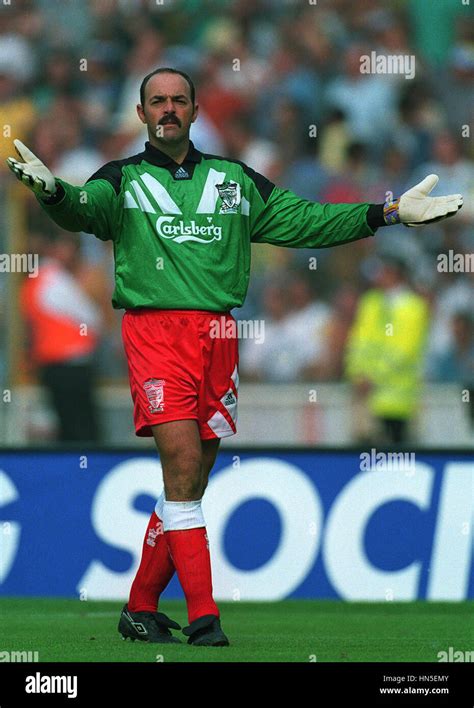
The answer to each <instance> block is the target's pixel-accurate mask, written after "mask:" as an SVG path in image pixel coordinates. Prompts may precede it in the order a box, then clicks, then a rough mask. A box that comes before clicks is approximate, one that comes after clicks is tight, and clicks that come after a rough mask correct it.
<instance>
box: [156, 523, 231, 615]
mask: <svg viewBox="0 0 474 708" xmlns="http://www.w3.org/2000/svg"><path fill="white" fill-rule="evenodd" d="M165 537H166V540H167V542H168V548H169V551H170V554H171V557H172V559H173V563H174V566H175V568H176V572H177V573H178V578H179V582H180V583H181V587H182V588H183V591H184V594H185V597H186V604H187V607H188V621H189V624H191V622H194V620H195V619H198V617H203V616H204V615H216V617H219V610H218V608H217V605H216V603H215V602H214V600H213V597H212V577H211V558H210V555H209V543H208V540H207V534H206V529H205V527H201V528H197V529H184V530H182V531H166V532H165Z"/></svg>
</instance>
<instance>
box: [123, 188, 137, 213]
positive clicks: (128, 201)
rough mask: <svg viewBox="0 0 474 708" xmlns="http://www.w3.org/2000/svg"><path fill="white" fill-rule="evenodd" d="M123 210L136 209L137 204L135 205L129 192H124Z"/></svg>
mask: <svg viewBox="0 0 474 708" xmlns="http://www.w3.org/2000/svg"><path fill="white" fill-rule="evenodd" d="M123 208H124V209H138V204H137V203H136V201H135V199H134V198H133V197H132V194H131V192H129V191H128V189H127V191H126V192H125V198H124V200H123Z"/></svg>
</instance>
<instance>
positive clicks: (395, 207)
mask: <svg viewBox="0 0 474 708" xmlns="http://www.w3.org/2000/svg"><path fill="white" fill-rule="evenodd" d="M438 182H439V177H438V176H437V175H428V176H427V177H425V179H424V180H422V181H421V182H420V183H419V184H416V185H415V186H414V187H411V189H409V190H408V191H406V192H404V193H403V194H402V196H401V197H400V198H399V199H395V200H392V199H388V200H387V201H386V202H385V204H384V219H385V223H386V224H400V223H402V224H404V225H405V226H422V225H423V224H432V223H434V222H435V221H441V219H447V218H448V217H449V216H454V214H456V213H457V212H458V211H459V209H460V208H461V207H462V203H463V198H462V195H461V194H450V195H449V196H447V197H429V196H428V194H429V193H430V192H431V190H432V189H434V188H435V187H436V185H437V184H438Z"/></svg>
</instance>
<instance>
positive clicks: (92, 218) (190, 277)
mask: <svg viewBox="0 0 474 708" xmlns="http://www.w3.org/2000/svg"><path fill="white" fill-rule="evenodd" d="M137 113H138V117H139V119H140V120H141V122H142V123H144V124H146V126H147V130H148V141H147V142H146V143H145V147H144V150H143V152H141V153H139V154H137V155H133V156H131V157H128V158H126V159H122V160H116V161H112V162H108V163H107V164H106V165H104V166H103V167H101V168H100V169H99V170H98V171H97V172H96V173H95V174H93V175H92V176H91V177H90V178H89V179H88V180H87V182H86V184H85V185H84V186H83V187H74V186H72V185H70V184H68V183H67V182H65V181H64V180H62V179H60V178H59V177H56V176H53V175H52V174H51V172H50V171H49V170H48V168H47V167H46V166H45V165H44V164H43V163H42V162H41V161H40V160H39V159H38V158H37V157H36V156H35V155H33V153H32V152H30V150H28V148H26V147H25V146H24V145H23V144H22V143H21V142H20V141H19V140H15V141H14V143H15V147H16V150H17V152H18V155H19V160H18V159H15V158H13V157H12V158H9V159H8V161H7V162H8V166H9V167H10V169H11V170H12V171H13V172H14V173H15V175H16V176H17V177H18V178H19V179H20V180H22V181H23V182H24V184H25V185H26V186H27V187H30V188H31V189H32V190H33V191H34V192H35V194H36V197H37V199H38V202H39V204H40V205H41V207H42V208H43V209H44V210H45V211H46V213H47V214H49V216H50V217H51V218H52V219H53V220H54V221H55V222H56V223H57V224H58V225H59V226H61V227H62V228H64V229H66V230H68V231H76V232H80V231H85V232H87V233H91V234H95V236H97V237H98V238H99V239H102V240H104V241H105V240H109V239H110V240H112V241H113V245H114V254H115V290H114V294H113V299H112V304H113V307H114V308H118V309H123V310H125V313H124V316H123V324H122V333H123V342H124V348H125V353H126V356H127V361H128V368H129V377H130V389H131V395H132V399H133V403H134V424H135V432H136V435H138V436H149V437H151V436H153V438H154V440H155V442H156V445H157V448H158V451H159V455H160V459H161V464H162V468H163V481H164V492H163V494H162V495H161V497H160V498H159V499H158V501H157V503H156V507H155V511H154V512H153V514H152V516H151V519H150V522H149V524H148V528H147V530H146V534H145V540H144V542H143V549H142V556H141V562H140V566H139V568H138V572H137V575H136V577H135V580H134V582H133V584H132V587H131V591H130V597H129V600H128V603H127V604H126V605H125V607H124V608H123V611H122V614H121V617H120V622H119V632H120V633H121V634H122V636H123V637H124V638H126V637H130V638H131V639H139V640H144V641H151V642H157V643H168V642H178V641H179V639H178V638H177V637H176V636H175V635H173V634H172V632H171V630H172V629H180V627H179V625H178V624H177V623H176V622H173V621H172V620H171V619H169V618H168V617H167V616H166V615H164V614H163V613H161V612H158V602H159V598H160V594H161V593H162V592H163V590H164V589H165V587H166V586H167V584H168V583H169V581H170V579H171V578H172V576H173V574H174V572H175V571H176V573H177V574H178V578H179V581H180V583H181V585H182V588H183V591H184V594H185V597H186V603H187V610H188V621H189V626H187V627H186V628H184V629H183V633H184V634H185V636H187V637H188V643H189V644H194V645H207V646H209V645H212V646H223V645H227V644H228V643H229V642H228V639H227V637H226V635H225V634H224V632H223V630H222V628H221V624H220V615H219V610H218V607H217V605H216V603H215V601H214V599H213V596H212V581H211V564H210V555H209V543H208V539H207V535H206V526H205V521H204V517H203V513H202V509H201V500H202V496H203V494H204V490H205V488H206V484H207V479H208V476H209V473H210V471H211V469H212V466H213V464H214V461H215V459H216V455H217V451H218V448H219V443H220V440H221V438H224V437H226V436H229V435H233V434H234V433H235V432H236V419H237V397H238V384H239V377H238V351H237V340H236V339H235V338H234V339H232V338H227V337H225V332H226V331H228V328H226V327H225V326H223V327H222V332H223V336H222V337H220V338H219V337H215V336H212V333H213V332H215V327H213V326H212V322H213V321H215V320H216V319H218V320H219V321H220V322H224V323H227V322H232V321H233V318H232V315H231V314H230V310H231V309H232V308H234V307H240V306H241V305H242V303H243V301H244V299H245V295H246V292H247V287H248V283H249V273H250V244H251V243H252V242H253V243H270V244H274V245H276V246H284V247H291V248H326V247H329V246H338V245H342V244H343V243H348V242H350V241H357V240H358V239H363V238H368V237H372V236H373V235H374V234H375V232H376V230H377V228H379V227H383V226H386V225H388V224H397V223H403V224H405V225H406V226H419V225H421V224H427V223H431V222H433V221H437V220H439V219H444V218H446V217H449V216H452V215H453V214H455V213H456V212H457V211H458V209H459V208H460V207H461V206H462V197H461V195H459V194H455V195H451V196H445V197H434V198H433V197H429V196H428V195H429V193H430V191H431V190H432V189H433V187H434V186H435V185H436V183H437V181H438V178H437V177H436V175H429V176H427V177H426V178H425V179H424V180H423V181H422V182H420V184H418V185H416V186H415V187H412V188H411V189H409V190H408V191H407V192H405V193H404V194H402V195H401V197H400V198H398V199H392V200H390V201H387V202H386V203H385V204H368V203H364V204H318V203H315V202H310V201H306V200H304V199H300V198H299V197H297V196H296V195H295V194H293V193H292V192H290V191H288V190H284V189H280V188H279V187H276V186H275V185H274V184H273V183H272V182H270V181H269V180H268V179H266V178H265V177H264V176H262V175H261V174H259V173H257V172H255V171H254V170H252V169H250V168H249V167H247V166H246V165H245V164H243V163H242V162H239V161H238V160H230V159H226V158H224V157H218V156H216V155H208V154H203V153H202V152H200V151H199V150H197V149H196V148H195V147H194V145H193V144H192V142H191V141H190V139H189V131H190V126H191V124H192V123H193V122H194V121H195V120H196V119H197V117H198V105H197V103H196V101H195V90H194V85H193V82H192V80H191V79H190V77H189V76H188V75H187V74H185V73H183V72H180V71H177V70H174V69H169V68H161V69H157V70H156V71H154V72H152V73H151V74H148V76H146V77H145V78H144V79H143V81H142V84H141V88H140V103H139V104H138V105H137ZM221 318H224V319H223V320H221Z"/></svg>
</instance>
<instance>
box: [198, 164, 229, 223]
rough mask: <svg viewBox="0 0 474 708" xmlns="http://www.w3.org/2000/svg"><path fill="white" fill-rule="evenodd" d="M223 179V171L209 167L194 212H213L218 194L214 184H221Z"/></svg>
mask: <svg viewBox="0 0 474 708" xmlns="http://www.w3.org/2000/svg"><path fill="white" fill-rule="evenodd" d="M224 180H225V172H218V171H217V170H215V169H214V168H213V167H211V168H210V170H209V172H208V174H207V179H206V184H205V185H204V191H203V193H202V196H201V200H200V202H199V205H198V208H197V209H196V214H214V212H215V210H216V204H217V199H218V198H219V194H218V192H217V189H216V184H221V182H223V181H224Z"/></svg>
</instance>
